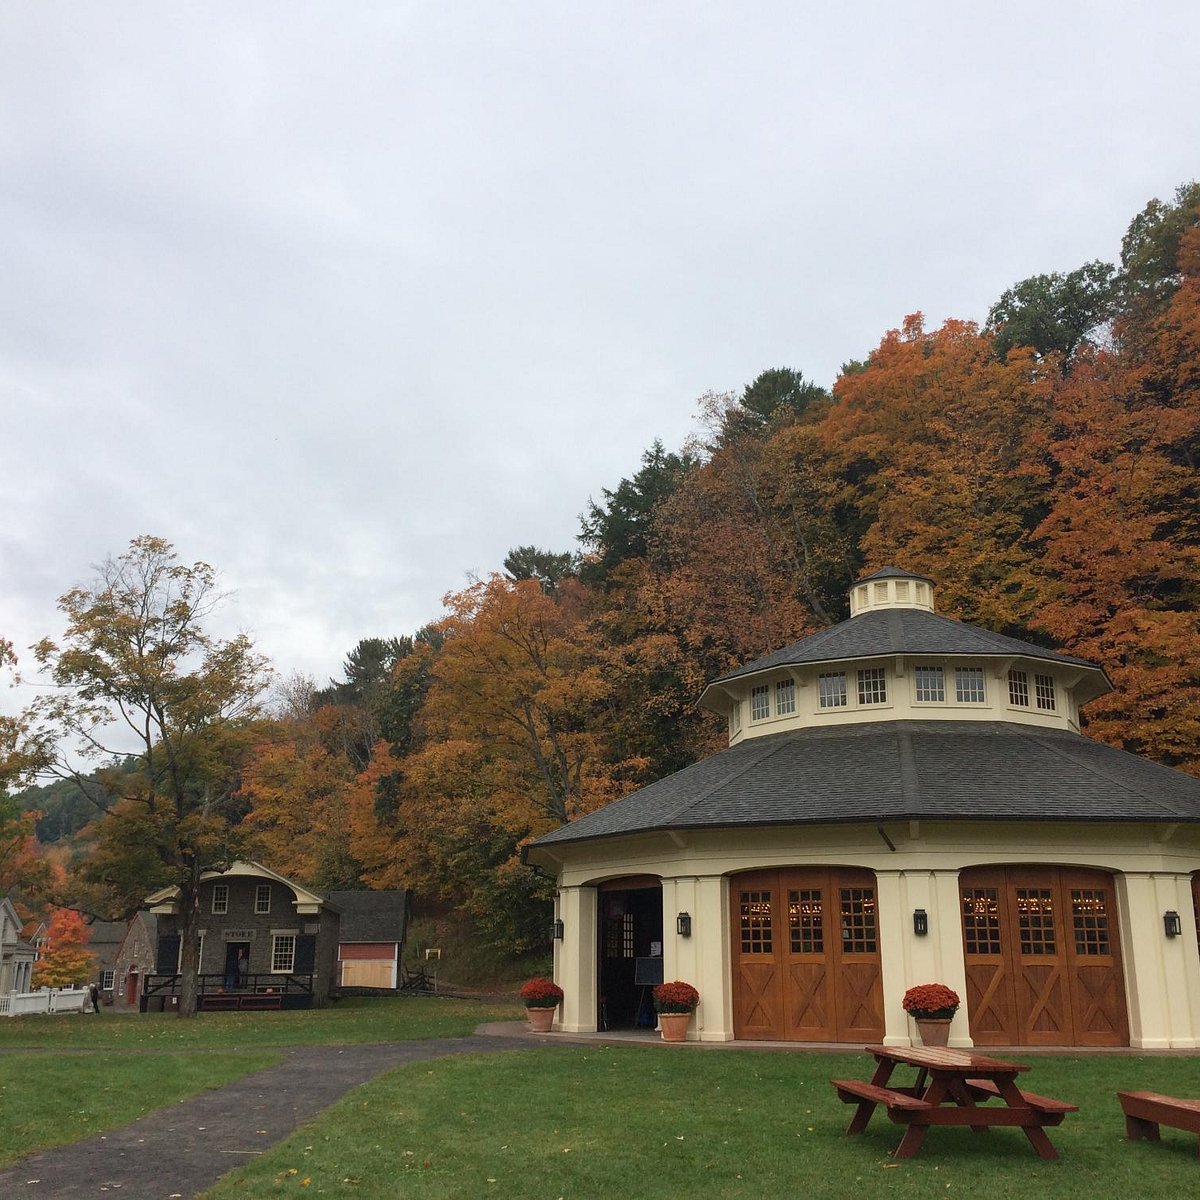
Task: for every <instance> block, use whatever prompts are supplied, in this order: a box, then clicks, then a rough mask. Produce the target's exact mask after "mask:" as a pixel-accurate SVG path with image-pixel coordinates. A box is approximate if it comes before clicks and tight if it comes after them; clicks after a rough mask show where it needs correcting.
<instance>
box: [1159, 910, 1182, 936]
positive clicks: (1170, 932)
mask: <svg viewBox="0 0 1200 1200" xmlns="http://www.w3.org/2000/svg"><path fill="white" fill-rule="evenodd" d="M1163 931H1164V932H1165V933H1166V935H1167V937H1169V938H1176V937H1178V936H1179V935H1180V934H1181V933H1182V932H1183V922H1182V921H1181V920H1180V919H1179V914H1178V913H1177V912H1165V913H1163Z"/></svg>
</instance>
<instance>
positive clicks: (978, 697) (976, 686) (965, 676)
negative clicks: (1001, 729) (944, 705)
mask: <svg viewBox="0 0 1200 1200" xmlns="http://www.w3.org/2000/svg"><path fill="white" fill-rule="evenodd" d="M954 695H955V698H956V699H957V700H958V702H959V704H983V703H984V702H985V701H986V700H987V693H986V692H985V691H984V684H983V668H982V667H955V668H954Z"/></svg>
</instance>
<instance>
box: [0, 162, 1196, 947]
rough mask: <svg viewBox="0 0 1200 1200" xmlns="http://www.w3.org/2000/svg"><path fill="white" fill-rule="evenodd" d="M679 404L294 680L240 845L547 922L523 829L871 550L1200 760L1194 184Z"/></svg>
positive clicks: (1104, 728) (647, 765)
mask: <svg viewBox="0 0 1200 1200" xmlns="http://www.w3.org/2000/svg"><path fill="white" fill-rule="evenodd" d="M701 423H702V428H703V432H702V434H701V435H699V436H698V437H697V438H696V439H695V440H694V442H693V443H692V444H690V445H688V446H686V447H681V448H679V449H678V450H676V451H669V450H667V449H666V448H665V447H663V446H662V445H659V444H656V445H654V446H652V447H650V448H649V449H647V451H646V452H645V454H644V455H643V457H642V461H641V463H640V465H639V466H638V467H637V469H636V470H635V471H633V472H632V473H631V474H630V476H629V477H628V478H626V479H623V480H621V481H620V482H619V483H617V484H616V485H615V486H614V487H613V488H612V489H611V490H605V491H604V493H603V494H602V496H600V497H599V498H597V499H596V500H595V501H594V502H593V503H592V504H591V505H590V506H589V509H588V511H587V512H586V513H585V514H584V515H583V518H582V529H581V534H580V545H579V548H578V550H577V551H573V550H571V549H570V548H561V547H560V548H557V549H554V550H544V549H540V548H538V547H532V546H518V547H516V548H514V550H513V551H512V552H511V553H510V554H509V556H508V558H507V559H506V560H505V563H504V567H503V570H498V571H497V572H496V574H494V575H492V576H490V577H489V578H487V579H484V580H481V581H479V582H478V583H476V584H474V585H472V586H471V587H469V588H466V589H465V590H463V591H461V592H457V593H454V594H451V595H449V596H448V597H447V598H446V602H445V603H446V615H445V616H444V617H443V618H442V619H441V620H439V621H437V622H435V623H434V624H431V625H430V626H428V627H427V628H425V629H422V630H420V631H417V632H416V633H414V634H413V635H412V636H403V637H395V636H389V637H379V638H371V639H366V640H364V641H363V642H360V643H359V645H358V646H357V647H355V648H354V649H353V650H352V651H351V652H350V655H349V657H348V658H347V660H346V664H345V678H344V680H342V681H339V682H334V683H331V685H330V686H329V687H328V688H326V689H324V690H317V689H314V688H312V687H308V686H305V685H304V684H303V681H299V682H296V681H294V682H293V686H292V687H291V688H290V690H289V693H288V701H287V705H286V708H287V711H286V712H282V713H280V714H278V715H277V717H276V718H275V719H274V720H272V721H268V722H264V723H262V724H261V725H260V726H259V736H258V737H257V738H256V740H255V743H254V745H253V748H252V749H251V751H250V752H249V753H248V756H247V757H246V760H245V762H244V764H243V765H242V767H241V774H240V788H239V792H238V797H239V799H240V801H241V803H242V805H243V806H244V813H245V816H244V821H243V823H242V824H243V833H245V834H247V835H249V837H250V838H251V842H252V847H253V852H254V853H255V854H256V855H257V856H258V857H260V858H262V859H263V860H264V861H266V862H268V863H270V864H271V865H272V866H273V867H274V868H276V869H277V870H280V871H282V872H284V873H285V874H288V875H293V876H295V877H297V878H298V879H300V880H302V881H304V882H305V883H308V884H310V885H312V886H315V887H318V888H347V887H356V886H368V887H397V886H403V887H410V888H413V889H415V891H416V892H417V893H418V894H419V895H421V896H424V897H431V898H436V899H439V900H442V901H445V902H446V903H452V904H455V905H457V906H459V907H460V908H461V909H462V910H464V911H466V912H467V913H469V914H470V916H471V917H472V918H473V919H474V920H475V921H476V923H477V924H478V926H479V927H480V928H481V929H482V930H484V931H485V933H486V936H488V937H489V938H491V939H492V940H493V941H494V942H495V943H497V944H503V945H504V946H507V947H510V948H512V949H514V950H519V949H522V948H527V947H529V946H534V945H538V944H542V943H544V942H545V937H546V930H545V922H546V908H545V906H544V901H545V899H546V893H545V891H544V887H545V885H544V883H543V882H542V881H541V880H539V879H538V878H537V877H536V876H535V875H534V874H533V873H532V872H531V871H529V870H527V869H526V868H524V867H522V866H521V865H520V863H519V853H520V848H521V846H522V844H523V843H524V842H525V841H527V840H529V839H530V838H533V837H536V836H538V835H540V834H541V833H543V832H545V831H547V830H549V829H552V828H554V827H555V826H556V825H558V824H560V823H562V822H564V821H570V820H572V819H574V818H575V817H578V816H580V815H581V814H584V813H587V812H590V811H593V810H594V809H596V808H598V807H600V806H602V805H604V804H607V803H609V802H610V801H612V800H613V799H615V798H617V797H619V796H621V795H623V794H625V793H626V792H628V791H630V790H632V789H634V788H637V787H640V786H643V785H644V784H646V783H648V782H650V781H652V780H654V779H656V778H659V777H661V776H662V775H664V774H666V773H668V772H671V771H674V770H677V769H679V768H680V767H682V766H684V765H686V764H687V763H689V762H692V761H695V760H696V759H697V758H699V757H701V756H703V755H705V754H708V753H710V752H712V751H714V750H716V749H718V748H719V747H720V746H721V745H723V744H724V741H725V730H724V727H723V725H719V724H718V723H717V721H716V718H714V717H712V716H711V715H705V714H702V713H700V712H698V711H697V710H696V708H695V707H694V701H695V698H696V697H697V696H698V695H699V693H700V691H701V690H702V688H703V686H704V683H705V681H706V680H707V679H710V678H712V677H713V676H715V675H717V674H720V673H721V672H723V671H725V670H728V669H729V668H731V667H733V666H736V665H738V664H740V663H743V662H746V661H748V660H750V659H753V658H755V657H756V656H758V655H761V654H763V653H765V652H767V651H768V650H771V649H774V648H777V647H779V646H781V645H784V644H786V643H788V642H790V641H793V640H795V639H797V638H799V637H802V636H804V635H805V634H808V633H811V632H814V631H816V630H817V629H819V628H821V627H823V626H825V625H828V624H831V623H833V622H836V621H838V620H842V619H844V618H845V617H846V616H847V615H848V614H847V612H846V610H845V608H844V604H845V594H846V591H847V589H848V585H849V583H850V581H851V580H853V579H854V578H855V577H856V576H857V575H858V574H860V573H861V572H863V571H864V570H871V569H874V568H876V567H879V566H881V565H883V564H885V563H894V564H896V565H899V566H902V567H904V568H907V569H909V570H913V571H916V572H921V573H924V574H927V575H929V576H930V577H932V578H933V579H934V580H935V581H936V582H937V585H938V588H939V601H938V603H939V610H940V611H941V612H942V613H944V614H946V615H948V616H953V617H956V618H959V619H962V620H965V621H969V622H972V623H976V624H980V625H983V626H986V627H988V628H990V629H993V630H996V631H998V632H1002V633H1007V634H1012V635H1015V636H1019V637H1022V638H1025V639H1028V640H1037V641H1041V642H1044V643H1045V644H1046V645H1049V646H1054V647H1057V648H1059V649H1061V650H1063V651H1064V652H1066V653H1070V654H1076V655H1080V656H1082V657H1084V658H1087V659H1089V660H1092V661H1094V662H1097V663H1099V664H1100V665H1102V666H1103V667H1104V668H1105V669H1106V670H1107V671H1108V673H1109V675H1110V677H1111V679H1112V681H1113V684H1114V685H1115V689H1116V690H1115V691H1114V693H1113V694H1112V695H1110V696H1107V697H1104V698H1102V699H1100V700H1097V701H1096V702H1094V703H1093V704H1092V705H1090V706H1089V708H1088V711H1087V714H1086V716H1087V720H1088V733H1089V734H1090V735H1092V736H1094V737H1097V738H1100V739H1102V740H1104V741H1106V742H1109V743H1111V744H1113V745H1116V746H1120V747H1123V748H1125V749H1128V750H1131V751H1134V752H1136V753H1139V754H1143V755H1146V756H1148V757H1150V758H1153V759H1155V760H1157V761H1159V762H1163V763H1167V764H1170V765H1173V766H1177V767H1180V768H1182V769H1184V770H1187V771H1191V772H1193V773H1200V627H1198V623H1197V612H1198V611H1200V604H1198V602H1200V558H1198V556H1200V506H1198V504H1197V500H1198V495H1197V492H1198V487H1200V484H1198V478H1200V477H1198V474H1197V457H1198V455H1200V185H1196V184H1191V185H1188V186H1186V187H1183V188H1181V189H1179V191H1178V192H1177V194H1176V196H1175V197H1174V199H1173V200H1172V201H1171V202H1169V203H1164V202H1159V201H1153V202H1151V203H1150V204H1149V205H1148V206H1147V207H1146V209H1145V210H1144V211H1143V212H1142V213H1140V214H1138V216H1137V217H1135V219H1134V220H1133V222H1132V223H1131V225H1130V227H1129V230H1128V232H1127V234H1126V237H1125V239H1124V241H1123V243H1122V253H1121V258H1120V264H1119V265H1116V264H1113V265H1109V264H1104V263H1089V264H1086V265H1085V266H1083V267H1081V268H1079V269H1078V270H1076V271H1073V272H1068V273H1065V274H1059V273H1054V274H1047V275H1041V276H1036V277H1034V278H1032V279H1030V280H1025V281H1023V282H1021V283H1019V284H1016V285H1014V287H1013V288H1011V289H1009V290H1008V291H1007V292H1006V293H1005V294H1004V296H1003V297H1001V298H1000V300H998V301H997V304H996V305H995V307H994V308H993V309H992V311H991V313H990V314H989V316H988V319H987V321H986V322H985V323H984V324H983V325H982V326H980V325H977V324H975V323H972V322H969V321H959V320H952V321H947V322H946V323H945V324H943V325H942V326H941V327H939V328H933V329H931V328H927V326H926V323H925V321H924V320H923V319H922V317H921V315H920V314H915V315H913V316H910V317H908V318H906V319H905V320H904V322H903V323H902V325H901V326H900V328H898V329H894V330H890V331H888V332H887V333H886V334H885V335H884V336H883V338H882V340H881V341H880V343H879V345H878V346H877V347H876V348H875V349H874V350H872V351H871V352H870V353H869V354H867V355H866V357H865V358H864V359H862V360H861V361H856V362H852V363H849V364H847V365H846V366H845V367H844V368H843V372H842V374H841V376H840V377H839V379H838V380H837V382H836V384H835V386H834V388H833V391H832V393H827V392H825V391H824V390H823V389H822V388H819V387H816V386H814V385H813V384H811V383H810V382H808V381H806V380H805V379H804V377H803V375H802V374H801V373H800V372H798V371H795V370H792V369H789V368H776V369H772V370H769V371H765V372H764V373H763V374H762V375H760V376H759V377H758V378H757V379H756V380H754V381H753V382H752V383H751V384H750V385H749V386H747V388H746V389H745V391H744V392H743V393H742V394H741V395H710V396H707V397H705V398H704V399H703V401H702V404H701ZM381 632H389V631H381ZM0 891H3V885H2V884H0Z"/></svg>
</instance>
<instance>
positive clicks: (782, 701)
mask: <svg viewBox="0 0 1200 1200" xmlns="http://www.w3.org/2000/svg"><path fill="white" fill-rule="evenodd" d="M946 676H947V672H946V669H945V668H944V667H940V666H930V665H924V664H921V665H917V666H916V667H915V668H914V671H913V687H914V699H915V700H916V702H917V703H918V704H945V703H946V698H947V695H948V688H947V682H948V681H947V678H946ZM852 694H853V695H855V696H857V700H858V704H859V705H860V706H863V707H867V706H870V705H877V704H887V703H888V679H887V671H886V670H885V668H883V667H861V668H859V669H858V670H857V671H855V672H854V692H853V693H851V690H850V675H849V673H848V672H846V671H823V672H821V673H820V674H818V676H817V707H818V708H819V709H825V710H829V709H836V708H848V707H849V705H850V697H851V695H852ZM953 694H954V702H955V703H957V704H986V703H987V682H986V676H985V672H984V669H983V667H955V668H954V677H953ZM1031 701H1032V703H1031ZM1008 702H1009V704H1010V705H1012V706H1013V707H1015V708H1030V707H1037V708H1038V709H1040V710H1041V711H1042V712H1054V711H1056V709H1057V701H1056V696H1055V688H1054V677H1053V676H1052V675H1042V674H1038V673H1034V674H1033V676H1032V686H1031V679H1030V673H1029V672H1027V671H1018V670H1011V671H1009V673H1008ZM795 711H796V684H795V681H794V680H791V679H785V680H780V681H779V682H778V683H776V684H774V686H772V685H771V684H759V685H757V686H756V687H754V688H752V689H751V691H750V720H751V721H765V720H767V719H768V718H770V717H771V715H772V712H773V713H774V715H775V716H777V717H782V716H787V715H789V714H791V713H794V712H795ZM736 712H737V710H736V709H735V711H734V714H733V715H731V727H732V728H733V729H734V732H736V730H737V728H739V727H740V722H739V721H738V720H737V717H736Z"/></svg>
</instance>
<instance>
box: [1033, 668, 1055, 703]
mask: <svg viewBox="0 0 1200 1200" xmlns="http://www.w3.org/2000/svg"><path fill="white" fill-rule="evenodd" d="M1033 694H1034V696H1035V697H1036V698H1037V706H1038V708H1040V709H1041V710H1042V711H1043V712H1054V708H1055V704H1054V676H1053V675H1035V676H1034V677H1033Z"/></svg>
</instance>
